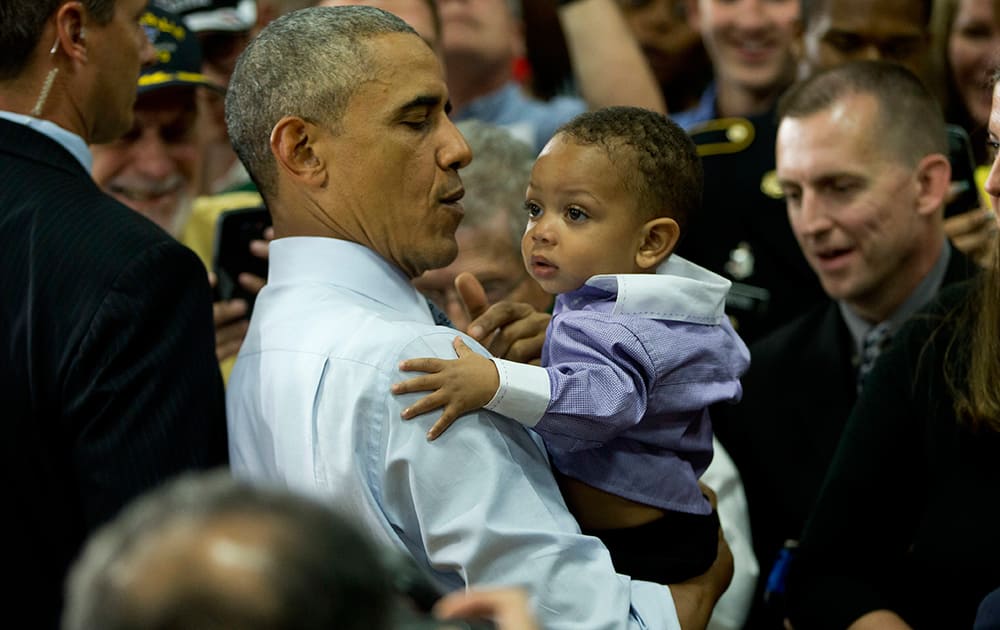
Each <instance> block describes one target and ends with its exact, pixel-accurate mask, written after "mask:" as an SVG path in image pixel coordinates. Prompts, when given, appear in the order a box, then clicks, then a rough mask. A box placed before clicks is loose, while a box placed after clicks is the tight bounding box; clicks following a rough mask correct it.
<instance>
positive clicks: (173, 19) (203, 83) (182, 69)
mask: <svg viewBox="0 0 1000 630" xmlns="http://www.w3.org/2000/svg"><path fill="white" fill-rule="evenodd" d="M139 22H140V24H142V28H143V30H145V31H146V36H147V37H149V41H151V42H152V43H153V48H155V49H156V61H155V62H154V63H153V65H151V66H149V67H147V68H143V69H142V72H141V73H140V74H139V90H138V91H139V94H145V93H147V92H152V91H153V90H160V89H163V88H167V87H174V86H192V87H206V88H209V89H211V90H216V91H219V92H225V88H223V87H222V86H220V85H218V84H216V83H215V82H213V81H212V80H211V79H209V78H208V77H207V76H205V75H204V74H202V73H201V45H200V44H199V43H198V38H197V36H195V34H194V33H193V32H192V31H191V30H190V29H188V26H187V24H186V23H185V21H184V20H183V19H182V18H181V17H180V16H178V15H176V14H174V13H171V12H169V11H165V10H163V9H161V8H159V7H157V6H156V5H150V6H149V7H148V8H147V9H146V12H145V13H143V15H142V18H140V20H139Z"/></svg>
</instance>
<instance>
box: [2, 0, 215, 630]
mask: <svg viewBox="0 0 1000 630" xmlns="http://www.w3.org/2000/svg"><path fill="white" fill-rule="evenodd" d="M145 6H146V0H111V1H100V0H83V1H82V2H69V1H66V0H8V1H7V2H4V3H3V5H2V6H0V178H2V186H0V228H2V229H0V268H2V269H3V273H2V274H0V295H2V296H3V300H2V302H0V356H2V357H3V360H2V361H0V400H2V401H3V418H4V428H5V429H6V431H7V433H6V436H5V438H4V441H3V444H4V446H3V451H2V461H3V464H2V465H3V470H4V482H5V483H4V488H5V492H6V496H7V501H6V505H5V510H4V512H5V515H6V520H7V523H8V524H9V526H8V529H7V530H6V531H7V535H6V542H7V547H8V549H9V550H10V551H9V552H8V554H7V556H6V558H5V560H6V562H5V566H6V567H7V568H8V575H10V576H12V578H13V584H14V588H13V590H12V591H10V592H8V596H7V601H8V606H7V610H6V611H5V615H6V619H8V620H9V621H10V623H11V624H12V625H13V626H18V627H55V626H56V624H57V621H58V618H59V613H60V608H61V599H62V582H63V578H64V575H65V572H66V569H67V567H68V566H69V564H70V562H71V561H72V559H73V558H74V556H75V555H76V553H77V552H78V550H79V548H80V545H81V543H82V541H83V540H84V538H85V536H86V535H87V533H88V532H89V531H90V530H92V529H93V528H94V527H96V526H97V525H99V524H100V523H102V522H104V521H106V520H107V519H108V518H110V517H111V516H113V515H114V514H115V512H116V511H117V510H118V509H119V508H120V507H121V506H122V505H123V504H125V503H126V502H127V501H128V500H129V499H131V498H132V497H133V496H135V495H137V494H139V493H140V492H142V491H143V490H145V489H148V488H150V487H152V486H154V485H156V484H158V483H160V482H161V481H163V480H164V479H166V478H168V477H170V476H172V475H174V474H175V473H177V472H179V471H182V470H185V469H191V468H203V467H208V466H215V465H219V464H223V463H224V462H225V459H226V441H225V420H224V409H223V392H222V383H221V378H220V376H219V373H218V366H217V364H216V361H215V355H214V352H213V347H214V344H213V337H212V314H211V297H210V294H209V289H208V283H207V279H206V277H205V272H204V269H203V267H202V266H201V264H200V263H199V261H198V259H197V258H196V257H195V256H194V254H193V253H191V252H190V251H189V250H187V249H185V248H184V247H182V246H181V245H179V244H178V243H177V242H176V241H175V240H174V239H173V238H171V237H170V236H169V235H168V234H166V233H165V232H164V231H163V230H161V229H160V228H159V227H157V226H156V225H154V224H153V223H151V222H150V221H149V220H148V219H145V218H143V217H141V216H139V215H138V214H136V213H135V212H133V211H131V210H129V209H128V208H126V207H125V206H123V205H121V204H119V203H118V202H116V201H113V200H112V199H110V198H109V197H106V196H105V195H103V194H102V193H101V192H100V191H99V190H98V188H97V186H96V185H95V184H94V183H93V181H92V180H91V178H90V175H89V172H88V171H89V162H90V153H89V151H88V149H87V144H88V143H90V142H106V141H109V140H112V139H114V138H115V137H116V136H118V135H119V134H121V133H123V132H125V131H127V130H128V129H129V126H130V125H131V122H132V105H133V102H134V100H135V92H136V77H137V76H138V73H139V69H140V66H141V65H143V64H146V63H149V62H150V61H151V60H152V55H153V49H152V47H151V46H150V43H149V40H148V39H147V37H146V35H145V33H144V31H143V29H142V28H141V26H140V24H139V18H140V16H141V15H142V13H143V10H144V9H145ZM19 622H23V623H19Z"/></svg>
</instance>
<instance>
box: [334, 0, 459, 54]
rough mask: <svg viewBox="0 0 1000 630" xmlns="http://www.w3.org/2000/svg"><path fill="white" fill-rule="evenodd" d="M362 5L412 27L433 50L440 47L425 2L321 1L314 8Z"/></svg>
mask: <svg viewBox="0 0 1000 630" xmlns="http://www.w3.org/2000/svg"><path fill="white" fill-rule="evenodd" d="M356 4H362V5H367V6H370V7H377V8H379V9H382V10H383V11H388V12H389V13H392V14H393V15H395V16H396V17H398V18H399V19H401V20H403V21H404V22H406V23H407V24H409V25H410V26H412V27H413V30H415V31H416V32H417V34H418V35H420V36H421V37H422V38H424V41H425V42H427V44H428V45H429V46H430V47H431V48H433V49H434V50H438V49H439V48H440V46H441V42H440V41H439V39H440V38H439V37H438V32H437V29H435V28H434V16H433V15H432V14H431V9H430V7H429V6H428V5H427V0H322V2H320V3H319V4H317V5H316V6H320V7H345V6H350V5H356Z"/></svg>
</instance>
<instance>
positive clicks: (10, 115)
mask: <svg viewBox="0 0 1000 630" xmlns="http://www.w3.org/2000/svg"><path fill="white" fill-rule="evenodd" d="M0 118H3V119H4V120H9V121H11V122H13V123H17V124H19V125H24V126H25V127H29V128H31V129H34V130H35V131H37V132H38V133H41V134H44V135H46V136H48V137H49V138H51V139H52V140H54V141H56V142H58V143H59V145H60V146H62V147H63V148H64V149H66V150H67V151H69V153H70V155H72V156H73V157H74V158H76V160H77V161H78V162H79V163H80V165H81V166H83V169H84V170H85V171H87V173H90V168H91V166H92V164H93V161H94V158H93V156H92V155H91V154H90V148H89V147H88V146H87V143H86V142H84V140H83V138H81V137H80V136H78V135H76V134H75V133H73V132H72V131H69V130H66V129H63V128H62V127H60V126H59V125H57V124H55V123H54V122H52V121H51V120H44V119H42V118H35V117H34V116H28V115H27V114H17V113H14V112H6V111H3V110H0Z"/></svg>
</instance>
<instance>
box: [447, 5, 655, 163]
mask: <svg viewBox="0 0 1000 630" xmlns="http://www.w3.org/2000/svg"><path fill="white" fill-rule="evenodd" d="M438 7H439V9H440V11H441V27H442V30H441V33H442V43H443V50H444V60H445V70H446V73H447V83H448V90H449V95H450V98H451V101H452V105H453V106H454V108H455V110H454V118H455V119H456V120H464V119H478V120H483V121H486V122H490V123H493V124H497V125H501V126H504V127H506V128H508V129H509V130H510V131H511V132H512V133H514V135H515V136H516V137H518V138H520V139H521V140H524V141H525V142H528V143H529V144H531V145H532V147H533V149H534V150H535V151H536V152H537V151H539V150H541V148H542V146H544V144H545V143H546V142H547V141H548V140H549V138H550V137H552V134H553V133H554V132H555V130H556V128H558V127H559V126H560V125H561V124H563V123H564V122H567V121H568V120H569V119H570V118H572V117H573V116H575V115H577V114H579V113H581V112H583V111H586V110H587V109H588V108H590V109H593V108H598V107H604V106H607V105H635V106H639V107H645V108H647V109H651V110H653V111H666V110H665V106H664V104H663V98H662V96H661V95H660V91H659V89H658V88H657V85H656V79H655V78H654V76H653V73H652V71H651V70H650V69H649V66H648V64H647V63H646V60H645V58H644V57H643V56H642V52H641V50H640V49H639V45H638V44H637V43H636V41H635V39H634V38H633V37H632V35H631V33H630V32H629V30H628V27H627V26H626V24H625V20H624V18H623V17H622V14H621V11H620V10H619V8H618V6H617V5H616V3H615V1H614V0H574V1H573V2H569V3H565V4H563V5H562V6H561V7H560V8H559V13H558V15H559V20H560V23H561V26H562V30H563V33H564V34H565V38H566V43H567V46H568V50H569V57H570V59H571V62H572V67H573V77H574V86H575V91H576V92H578V93H579V94H580V95H581V96H580V97H579V98H577V97H573V96H558V97H555V98H552V99H550V100H548V101H542V100H539V99H537V98H534V97H532V96H530V95H529V94H527V93H526V92H525V90H524V88H523V87H522V86H521V85H520V84H519V83H518V82H517V81H516V80H515V76H514V66H515V62H516V60H518V59H521V58H523V57H524V56H525V43H524V34H523V22H522V20H521V2H520V0H438Z"/></svg>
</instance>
